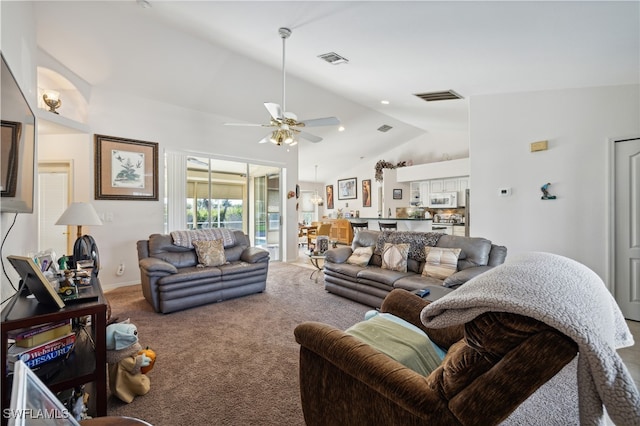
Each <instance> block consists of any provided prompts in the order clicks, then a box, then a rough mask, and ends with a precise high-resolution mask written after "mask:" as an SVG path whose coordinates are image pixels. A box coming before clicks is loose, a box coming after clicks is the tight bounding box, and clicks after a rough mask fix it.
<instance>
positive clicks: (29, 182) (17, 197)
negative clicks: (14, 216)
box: [0, 54, 36, 213]
mask: <svg viewBox="0 0 640 426" xmlns="http://www.w3.org/2000/svg"><path fill="white" fill-rule="evenodd" d="M0 56H2V69H1V74H0V78H1V79H2V91H1V92H0V119H1V121H2V127H1V130H2V133H1V136H0V142H1V145H2V146H1V152H0V195H1V197H0V212H8V213H33V192H34V174H35V148H36V117H35V115H34V114H33V110H32V109H31V107H30V106H29V103H28V102H27V99H26V98H25V97H24V94H23V93H22V90H21V89H20V86H18V82H17V81H16V79H15V78H14V76H13V74H12V73H11V70H10V69H9V66H8V65H7V62H6V61H5V59H4V55H2V54H0Z"/></svg>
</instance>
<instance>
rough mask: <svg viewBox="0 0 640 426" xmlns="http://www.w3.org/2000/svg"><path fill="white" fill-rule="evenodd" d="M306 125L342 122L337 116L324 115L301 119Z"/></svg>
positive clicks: (331, 124)
mask: <svg viewBox="0 0 640 426" xmlns="http://www.w3.org/2000/svg"><path fill="white" fill-rule="evenodd" d="M301 123H303V124H304V125H305V127H316V126H335V125H338V124H340V120H338V119H337V118H336V117H324V118H312V119H310V120H303V121H301Z"/></svg>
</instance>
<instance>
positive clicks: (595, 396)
mask: <svg viewBox="0 0 640 426" xmlns="http://www.w3.org/2000/svg"><path fill="white" fill-rule="evenodd" d="M490 311H494V312H510V313H516V314H520V315H525V316H528V317H531V318H534V319H537V320H539V321H541V322H544V323H545V324H548V325H549V326H551V327H553V328H555V329H557V330H559V331H561V332H562V333H564V334H565V335H566V336H568V337H570V338H571V339H573V340H574V341H575V342H576V343H577V344H578V350H579V355H578V368H577V376H578V377H577V381H578V395H579V397H578V406H579V411H580V424H581V425H596V424H604V416H603V408H602V407H603V405H604V406H605V407H606V410H607V413H608V414H609V416H610V417H611V419H612V420H613V421H614V422H615V424H617V425H640V394H639V393H638V389H637V388H636V386H635V383H634V381H633V378H632V377H631V376H630V374H629V372H628V370H627V368H626V367H625V365H624V364H623V362H622V360H621V358H620V356H619V355H618V353H617V352H616V349H618V348H623V347H626V346H631V345H633V336H632V335H631V332H630V331H629V328H628V327H627V324H626V322H625V321H624V317H623V316H622V313H621V312H620V309H619V307H618V305H617V304H616V302H615V300H614V299H613V297H612V296H611V294H610V293H609V291H608V290H607V288H606V287H605V285H604V283H603V282H602V280H601V279H600V277H598V275H597V274H596V273H595V272H593V271H592V270H590V269H589V268H587V267H586V266H584V265H582V264H580V263H578V262H576V261H574V260H571V259H568V258H566V257H562V256H558V255H554V254H550V253H538V252H536V253H526V254H523V255H520V256H517V257H514V258H513V259H510V260H509V261H508V262H506V263H504V264H503V265H500V266H498V267H496V268H493V269H492V270H490V271H487V272H485V273H484V274H482V275H479V276H477V277H476V278H474V279H472V280H470V281H468V282H467V283H466V284H465V285H463V286H462V287H460V288H458V289H457V290H456V291H454V292H452V293H450V294H448V295H447V296H445V297H443V298H441V299H439V300H437V301H435V302H433V303H431V304H430V305H428V306H427V307H425V308H424V309H423V311H422V313H421V320H422V322H423V323H424V324H425V326H427V327H432V328H443V327H447V326H450V325H455V324H463V323H466V322H468V321H470V320H472V319H473V318H475V317H477V316H478V315H480V314H482V313H484V312H490ZM541 408H542V407H541Z"/></svg>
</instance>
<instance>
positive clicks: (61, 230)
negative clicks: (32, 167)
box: [38, 162, 75, 257]
mask: <svg viewBox="0 0 640 426" xmlns="http://www.w3.org/2000/svg"><path fill="white" fill-rule="evenodd" d="M71 195H72V194H71V164H70V163H68V162H59V163H51V162H41V163H38V250H39V251H42V250H49V249H51V250H53V251H54V252H55V254H56V256H58V257H60V256H62V255H64V254H71V251H72V248H73V242H74V241H75V233H74V232H70V230H69V229H68V228H69V227H65V226H60V225H56V224H55V223H56V221H57V220H58V219H59V218H60V216H62V213H64V211H65V210H66V209H67V207H68V206H69V203H70V201H71Z"/></svg>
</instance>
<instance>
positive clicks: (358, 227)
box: [351, 222, 369, 235]
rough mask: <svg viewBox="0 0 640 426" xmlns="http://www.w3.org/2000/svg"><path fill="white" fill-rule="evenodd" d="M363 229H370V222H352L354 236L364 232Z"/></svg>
mask: <svg viewBox="0 0 640 426" xmlns="http://www.w3.org/2000/svg"><path fill="white" fill-rule="evenodd" d="M363 229H369V222H351V230H352V231H353V235H355V234H357V233H358V232H360V231H362V230H363Z"/></svg>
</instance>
